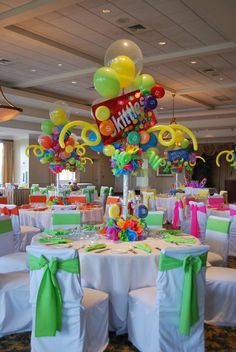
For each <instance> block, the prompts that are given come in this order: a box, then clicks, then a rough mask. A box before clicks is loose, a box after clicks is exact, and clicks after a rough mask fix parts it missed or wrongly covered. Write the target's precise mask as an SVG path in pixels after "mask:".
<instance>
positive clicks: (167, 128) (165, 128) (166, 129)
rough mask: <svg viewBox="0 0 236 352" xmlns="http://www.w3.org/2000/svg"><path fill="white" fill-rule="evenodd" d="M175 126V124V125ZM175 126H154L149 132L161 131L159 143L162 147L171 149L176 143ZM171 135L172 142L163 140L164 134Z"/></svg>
mask: <svg viewBox="0 0 236 352" xmlns="http://www.w3.org/2000/svg"><path fill="white" fill-rule="evenodd" d="M173 125H174V124H173ZM173 125H170V126H165V125H155V126H152V127H150V128H149V129H148V132H156V131H160V133H159V135H158V141H159V143H160V144H161V145H164V146H165V147H169V146H170V145H172V144H173V143H174V142H175V135H176V134H175V131H174V130H173V128H172V127H173ZM167 132H168V133H169V134H170V136H171V137H170V140H164V138H163V134H165V133H167Z"/></svg>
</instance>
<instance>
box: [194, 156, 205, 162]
mask: <svg viewBox="0 0 236 352" xmlns="http://www.w3.org/2000/svg"><path fill="white" fill-rule="evenodd" d="M196 159H200V160H202V161H203V162H204V163H205V162H206V160H205V159H204V158H203V157H202V156H199V155H197V156H196Z"/></svg>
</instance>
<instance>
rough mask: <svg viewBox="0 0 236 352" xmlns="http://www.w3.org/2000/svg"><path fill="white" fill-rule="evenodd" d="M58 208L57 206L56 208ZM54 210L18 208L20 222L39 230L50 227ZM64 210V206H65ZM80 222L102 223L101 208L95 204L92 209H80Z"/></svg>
mask: <svg viewBox="0 0 236 352" xmlns="http://www.w3.org/2000/svg"><path fill="white" fill-rule="evenodd" d="M58 210H59V208H58ZM54 211H55V210H51V209H46V210H41V211H40V210H39V209H38V208H35V210H34V209H19V215H20V224H21V225H25V226H35V227H38V228H39V229H40V230H41V231H43V230H45V229H50V228H51V227H52V214H53V212H54ZM65 212H66V208H65ZM80 212H81V224H82V225H83V224H89V225H96V224H101V223H103V208H102V206H100V207H99V206H97V208H94V209H86V210H85V209H81V210H80Z"/></svg>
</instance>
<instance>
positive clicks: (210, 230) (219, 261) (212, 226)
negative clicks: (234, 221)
mask: <svg viewBox="0 0 236 352" xmlns="http://www.w3.org/2000/svg"><path fill="white" fill-rule="evenodd" d="M230 221H231V220H230V218H222V217H219V216H209V217H208V220H207V226H206V235H205V244H207V245H208V246H209V253H208V262H209V263H210V264H211V265H213V266H226V264H227V258H228V250H229V229H230Z"/></svg>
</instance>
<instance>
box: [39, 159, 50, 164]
mask: <svg viewBox="0 0 236 352" xmlns="http://www.w3.org/2000/svg"><path fill="white" fill-rule="evenodd" d="M39 161H40V163H41V164H47V162H48V161H47V160H46V159H44V158H41V159H40V160H39Z"/></svg>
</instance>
